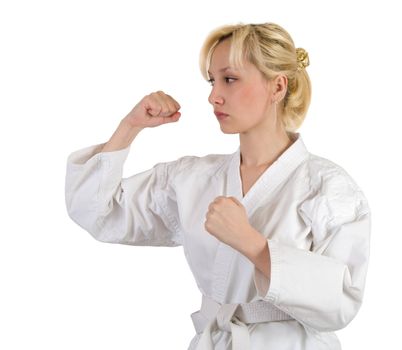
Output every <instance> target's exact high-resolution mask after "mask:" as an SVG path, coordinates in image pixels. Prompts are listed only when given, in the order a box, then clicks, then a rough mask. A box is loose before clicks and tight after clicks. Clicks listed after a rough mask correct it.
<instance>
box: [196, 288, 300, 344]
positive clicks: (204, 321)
mask: <svg viewBox="0 0 402 350" xmlns="http://www.w3.org/2000/svg"><path fill="white" fill-rule="evenodd" d="M191 318H192V320H193V323H194V328H195V330H196V331H197V333H202V335H201V338H200V340H199V342H198V344H197V347H196V350H214V345H213V342H212V332H214V331H217V330H222V331H226V332H230V333H231V334H232V350H248V349H250V334H249V331H248V327H247V324H250V323H260V322H271V321H288V320H293V318H292V317H290V316H289V315H288V314H286V313H284V312H283V311H282V310H280V309H278V308H277V307H275V306H274V305H273V304H272V303H269V302H267V301H263V300H258V301H254V302H252V303H245V304H219V303H217V302H216V301H214V300H212V299H210V298H208V297H206V296H204V295H203V296H202V304H201V310H200V311H197V312H194V313H193V314H191Z"/></svg>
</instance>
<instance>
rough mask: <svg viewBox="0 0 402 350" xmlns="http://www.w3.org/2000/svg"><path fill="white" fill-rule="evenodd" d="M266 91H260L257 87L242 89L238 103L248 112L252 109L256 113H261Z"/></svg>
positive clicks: (264, 103)
mask: <svg viewBox="0 0 402 350" xmlns="http://www.w3.org/2000/svg"><path fill="white" fill-rule="evenodd" d="M266 100H267V97H266V91H262V90H261V89H259V88H258V87H255V86H248V87H245V88H244V89H242V92H241V97H240V96H239V99H238V101H241V104H242V105H243V106H244V107H246V108H247V109H248V110H250V109H252V110H254V111H256V112H261V109H263V108H265V105H266Z"/></svg>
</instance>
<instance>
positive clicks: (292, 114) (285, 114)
mask: <svg viewBox="0 0 402 350" xmlns="http://www.w3.org/2000/svg"><path fill="white" fill-rule="evenodd" d="M227 38H230V39H231V46H230V54H229V62H230V65H231V66H233V67H237V68H241V67H243V62H244V60H245V59H246V60H247V61H249V62H250V63H252V64H254V65H255V66H256V67H257V69H259V70H260V71H261V73H262V74H263V75H264V76H265V78H266V79H268V80H271V79H273V78H275V77H276V76H277V75H278V74H279V73H281V74H284V75H286V77H287V78H288V87H287V91H286V95H285V97H284V98H283V99H282V101H281V102H280V104H278V108H279V111H280V115H281V117H282V119H281V120H282V122H283V124H284V127H285V129H286V131H291V132H293V131H295V130H296V129H298V128H299V127H300V125H301V124H302V123H303V121H304V118H305V116H306V114H307V110H308V107H309V105H310V100H311V82H310V78H309V76H308V74H307V72H306V70H305V69H304V68H305V67H306V66H307V65H308V64H309V62H308V56H307V59H306V52H305V51H304V50H303V49H300V48H298V49H296V48H295V45H294V42H293V40H292V38H291V37H290V35H289V33H288V32H287V31H286V30H285V29H283V28H282V27H281V26H279V25H277V24H274V23H263V24H243V23H239V24H235V25H224V26H221V27H218V28H216V29H214V30H213V31H212V32H210V33H209V35H208V36H207V38H206V39H205V41H204V44H203V46H202V48H201V52H200V69H201V74H202V75H203V77H204V78H205V79H206V80H209V74H208V70H209V65H210V63H211V57H212V54H213V51H214V49H215V47H216V46H217V45H218V44H219V43H220V42H221V41H222V40H224V39H227ZM303 53H304V55H303ZM300 54H302V56H304V60H303V61H300ZM298 56H299V59H298Z"/></svg>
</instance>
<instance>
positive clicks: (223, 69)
mask: <svg viewBox="0 0 402 350" xmlns="http://www.w3.org/2000/svg"><path fill="white" fill-rule="evenodd" d="M228 69H233V68H232V67H230V66H227V67H224V68H221V69H219V72H224V71H225V70H228ZM208 74H211V72H210V71H208Z"/></svg>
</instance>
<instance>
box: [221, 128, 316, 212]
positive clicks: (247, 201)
mask: <svg viewBox="0 0 402 350" xmlns="http://www.w3.org/2000/svg"><path fill="white" fill-rule="evenodd" d="M292 135H293V137H294V138H295V141H294V142H293V143H292V145H290V146H289V148H288V149H287V150H286V151H285V152H283V153H282V154H281V155H280V157H279V158H278V159H277V160H276V161H275V162H274V163H272V164H271V165H270V166H269V167H268V168H267V169H266V170H265V171H264V172H263V173H262V174H261V176H260V177H259V178H258V179H257V181H256V182H255V183H254V184H253V186H252V187H251V188H250V189H249V190H248V192H247V193H246V195H245V196H244V197H243V190H242V181H241V176H240V146H239V147H238V148H237V150H236V152H235V153H233V156H232V159H231V161H230V165H229V170H228V174H227V176H228V179H227V181H228V192H229V193H228V194H227V195H228V196H233V197H236V198H237V199H238V200H239V201H240V202H241V203H242V204H243V205H244V207H245V208H246V210H247V213H248V215H249V216H250V215H251V214H252V213H253V211H254V210H255V209H256V208H257V207H258V203H259V202H260V201H261V200H262V199H267V198H268V197H269V196H271V195H272V193H273V192H274V190H275V188H276V187H277V186H278V185H279V184H280V183H282V182H283V181H285V180H286V179H287V178H289V176H291V174H292V172H293V171H294V170H295V169H296V168H297V167H298V166H299V165H300V164H301V163H302V162H303V161H304V160H305V159H306V158H307V157H308V155H309V152H308V150H307V148H306V146H305V144H304V142H303V140H302V137H301V135H300V133H293V134H292Z"/></svg>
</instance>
